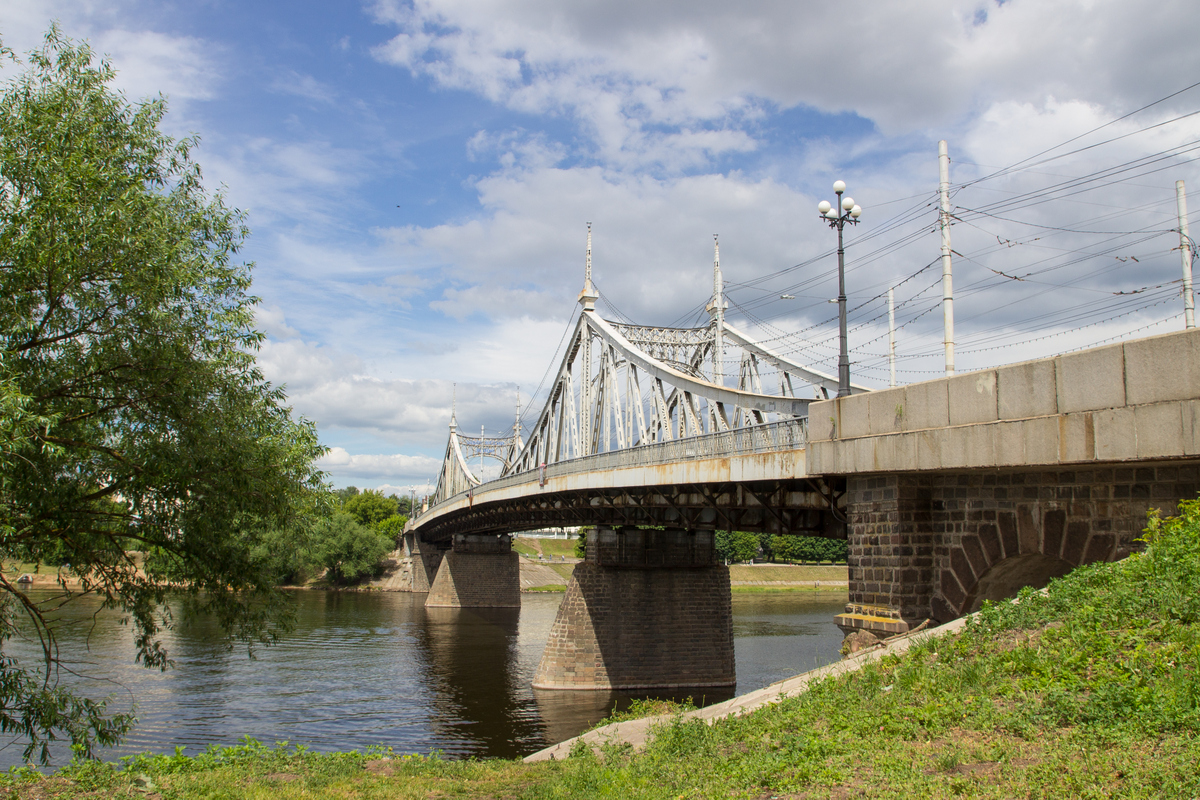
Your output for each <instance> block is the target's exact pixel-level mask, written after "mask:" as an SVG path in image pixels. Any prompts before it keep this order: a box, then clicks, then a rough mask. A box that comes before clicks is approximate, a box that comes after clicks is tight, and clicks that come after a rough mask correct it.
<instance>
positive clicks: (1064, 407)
mask: <svg viewBox="0 0 1200 800" xmlns="http://www.w3.org/2000/svg"><path fill="white" fill-rule="evenodd" d="M1055 361H1056V366H1055V371H1056V373H1057V383H1058V411H1059V413H1063V414H1069V413H1071V412H1073V411H1095V410H1097V409H1101V408H1120V407H1121V406H1123V405H1125V347H1124V345H1119V344H1114V345H1110V346H1108V347H1098V348H1096V349H1095V350H1084V351H1083V352H1082V353H1072V354H1070V355H1065V356H1059V357H1058V358H1057V359H1055Z"/></svg>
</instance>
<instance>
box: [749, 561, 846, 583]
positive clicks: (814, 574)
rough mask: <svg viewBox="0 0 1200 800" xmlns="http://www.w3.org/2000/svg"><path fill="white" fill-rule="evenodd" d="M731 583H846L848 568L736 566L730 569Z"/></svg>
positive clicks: (771, 565) (834, 566)
mask: <svg viewBox="0 0 1200 800" xmlns="http://www.w3.org/2000/svg"><path fill="white" fill-rule="evenodd" d="M729 579H730V580H731V581H844V580H846V567H845V566H836V565H825V566H818V565H815V564H810V565H807V566H799V565H797V566H787V565H783V564H763V565H762V566H757V567H751V566H744V565H740V564H734V565H731V566H730V567H729Z"/></svg>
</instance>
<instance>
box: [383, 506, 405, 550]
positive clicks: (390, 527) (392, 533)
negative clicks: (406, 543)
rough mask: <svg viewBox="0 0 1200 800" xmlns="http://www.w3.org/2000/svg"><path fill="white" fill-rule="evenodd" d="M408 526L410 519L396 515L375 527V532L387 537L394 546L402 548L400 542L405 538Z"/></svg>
mask: <svg viewBox="0 0 1200 800" xmlns="http://www.w3.org/2000/svg"><path fill="white" fill-rule="evenodd" d="M407 524H408V517H405V516H402V515H399V514H395V515H392V516H390V517H388V518H387V519H385V520H383V521H382V522H380V523H379V524H378V525H376V526H375V532H376V533H378V534H379V535H380V536H386V537H387V538H388V541H390V542H391V543H392V544H393V545H394V546H396V547H399V546H400V540H401V539H402V538H403V537H404V526H405V525H407Z"/></svg>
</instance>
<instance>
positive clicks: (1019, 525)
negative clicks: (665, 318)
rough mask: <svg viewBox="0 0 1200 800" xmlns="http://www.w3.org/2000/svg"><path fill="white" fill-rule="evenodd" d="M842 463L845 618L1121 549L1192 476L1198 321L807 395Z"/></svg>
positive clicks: (934, 613)
mask: <svg viewBox="0 0 1200 800" xmlns="http://www.w3.org/2000/svg"><path fill="white" fill-rule="evenodd" d="M809 431H810V438H809V450H808V467H809V470H810V472H814V473H818V474H822V473H823V474H827V475H837V476H843V477H844V479H845V488H846V494H845V503H846V517H847V533H848V539H849V545H850V604H849V606H848V607H847V609H846V613H845V614H842V615H840V616H839V617H838V620H837V621H838V624H839V625H841V626H842V628H843V629H844V630H846V631H847V632H850V631H853V630H861V629H865V630H868V631H872V632H875V633H881V634H892V633H900V632H903V631H905V630H907V629H908V628H909V626H911V625H914V624H918V623H920V622H921V621H922V620H924V619H927V618H931V619H933V620H935V621H939V622H941V621H947V620H950V619H953V618H955V617H957V616H960V615H961V614H966V613H969V612H971V611H975V610H977V609H978V608H979V607H980V606H981V605H982V603H983V602H984V601H985V600H999V599H1002V598H1006V597H1011V596H1012V595H1014V594H1015V593H1016V592H1017V590H1018V589H1020V588H1021V587H1023V586H1034V587H1041V586H1044V585H1045V584H1046V583H1048V582H1049V581H1050V579H1051V578H1054V577H1056V576H1059V575H1063V574H1065V573H1067V572H1069V571H1070V570H1071V569H1073V568H1074V567H1077V566H1080V565H1082V564H1089V563H1092V562H1096V561H1114V560H1116V559H1120V558H1124V557H1125V556H1126V555H1128V554H1129V553H1130V552H1131V551H1132V550H1133V549H1135V548H1137V547H1138V546H1139V545H1138V543H1137V541H1136V540H1137V539H1138V537H1139V536H1140V534H1141V531H1142V530H1143V529H1144V528H1145V526H1146V512H1147V510H1148V509H1150V508H1156V509H1158V510H1159V511H1160V512H1161V513H1162V514H1164V515H1168V514H1174V513H1176V510H1177V506H1178V503H1179V501H1180V500H1185V499H1191V498H1195V497H1196V493H1197V489H1200V330H1195V329H1192V330H1188V331H1185V332H1182V333H1172V334H1165V335H1162V336H1155V337H1151V338H1148V339H1139V340H1135V341H1130V342H1125V343H1122V344H1116V345H1108V346H1105V347H1098V348H1095V349H1092V350H1085V351H1082V352H1078V353H1071V354H1068V355H1062V356H1057V357H1055V358H1047V359H1041V360H1038V361H1029V362H1025V363H1023V364H1012V365H1008V366H1004V367H998V368H995V369H989V370H980V371H978V372H971V373H966V374H962V375H957V376H955V377H952V378H943V379H939V380H934V381H927V382H924V383H915V384H910V385H908V386H904V387H897V388H894V389H887V390H884V391H878V392H871V393H870V394H865V395H854V396H851V397H844V398H840V399H838V400H830V401H826V402H820V403H813V404H812V406H811V407H810V425H809Z"/></svg>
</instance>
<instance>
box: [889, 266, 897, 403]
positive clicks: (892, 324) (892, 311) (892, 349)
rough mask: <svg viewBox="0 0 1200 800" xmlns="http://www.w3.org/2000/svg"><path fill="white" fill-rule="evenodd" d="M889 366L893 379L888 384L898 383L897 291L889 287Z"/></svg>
mask: <svg viewBox="0 0 1200 800" xmlns="http://www.w3.org/2000/svg"><path fill="white" fill-rule="evenodd" d="M888 368H889V370H890V371H891V373H892V380H891V382H890V383H889V384H888V386H895V385H896V292H895V289H891V288H889V289H888Z"/></svg>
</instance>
